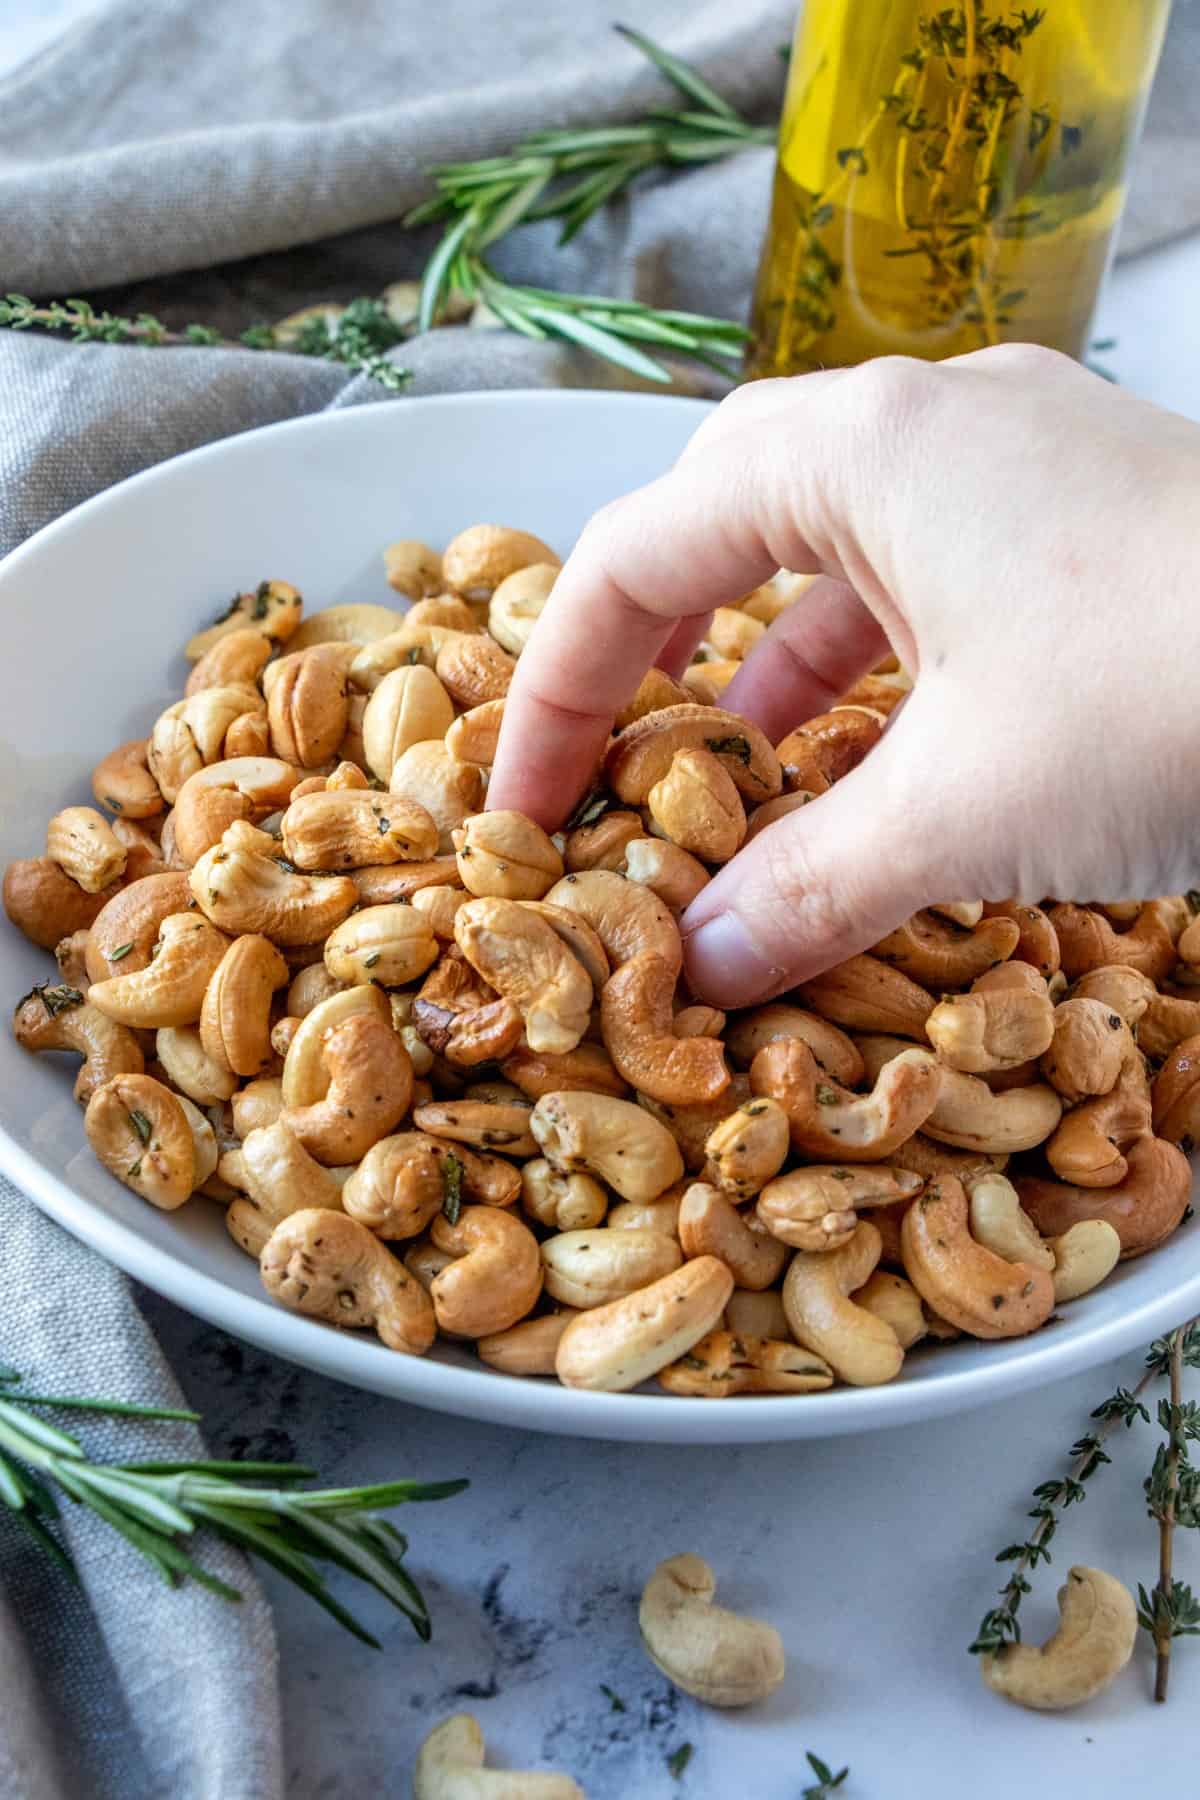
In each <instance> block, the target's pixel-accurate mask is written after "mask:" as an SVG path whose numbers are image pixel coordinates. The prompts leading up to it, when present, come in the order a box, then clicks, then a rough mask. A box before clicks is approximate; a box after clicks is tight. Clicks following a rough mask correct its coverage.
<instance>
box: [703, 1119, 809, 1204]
mask: <svg viewBox="0 0 1200 1800" xmlns="http://www.w3.org/2000/svg"><path fill="white" fill-rule="evenodd" d="M790 1147H791V1132H790V1129H789V1127H788V1117H787V1114H786V1113H785V1112H784V1110H783V1108H782V1106H780V1104H779V1102H778V1101H777V1100H764V1099H755V1100H743V1102H742V1104H741V1105H740V1106H739V1107H738V1109H737V1111H736V1112H733V1113H730V1115H729V1117H728V1118H727V1119H722V1120H721V1123H720V1124H719V1125H717V1126H714V1128H713V1130H712V1131H711V1132H710V1133H709V1135H708V1139H707V1141H706V1143H705V1146H704V1150H705V1158H706V1160H705V1164H704V1178H705V1180H706V1181H711V1182H713V1183H714V1184H715V1186H716V1187H718V1188H719V1189H720V1190H721V1192H722V1193H723V1194H726V1195H728V1196H729V1198H730V1199H731V1200H734V1201H736V1202H739V1203H740V1202H742V1201H746V1200H753V1198H754V1196H755V1195H756V1194H757V1193H759V1192H760V1191H761V1189H763V1188H764V1187H766V1185H767V1183H768V1182H769V1181H771V1180H772V1179H773V1178H774V1177H775V1176H776V1175H778V1173H779V1171H780V1169H782V1167H783V1165H784V1163H785V1162H786V1161H787V1155H788V1150H789V1149H790Z"/></svg>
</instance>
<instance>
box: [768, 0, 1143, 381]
mask: <svg viewBox="0 0 1200 1800" xmlns="http://www.w3.org/2000/svg"><path fill="white" fill-rule="evenodd" d="M1169 6H1170V0H1044V3H1043V4H1042V5H1041V6H1037V7H1033V8H1028V9H1025V8H1022V9H1017V8H1010V7H1007V6H984V5H981V4H979V3H978V0H963V4H962V5H959V6H950V7H946V6H941V5H937V4H933V5H931V4H928V3H927V0H807V4H806V6H805V8H804V11H803V14H802V16H801V19H800V23H799V25H798V26H797V30H796V41H795V45H794V47H793V51H792V61H791V71H790V76H789V82H788V94H787V102H786V105H785V109H784V117H783V124H782V127H781V132H780V140H779V159H778V165H777V169H776V176H775V191H774V200H773V205H772V211H771V222H770V228H769V232H768V237H767V242H766V245H765V247H764V250H763V257H762V263H761V267H760V269H759V276H758V285H757V290H756V294H755V300H754V313H753V318H752V321H751V323H752V330H753V342H752V345H751V349H750V352H749V356H748V361H747V372H748V373H749V374H750V375H785V374H792V373H795V372H798V371H801V370H805V369H812V368H818V367H829V366H832V365H838V364H849V363H858V362H862V361H864V360H865V359H866V358H867V357H871V356H878V355H890V354H901V355H907V356H923V357H930V358H940V357H946V356H956V355H958V354H960V353H961V352H963V351H967V350H977V349H981V348H982V347H983V346H985V345H987V344H995V343H999V342H1002V341H1004V340H1008V339H1022V340H1026V341H1033V342H1037V343H1042V344H1048V345H1051V346H1053V347H1054V348H1057V349H1059V350H1065V351H1067V352H1068V353H1069V354H1070V355H1073V356H1080V355H1081V354H1082V353H1083V351H1084V349H1085V348H1086V345H1087V338H1088V330H1089V326H1090V322H1091V316H1092V311H1093V307H1094V305H1095V300H1096V295H1097V291H1098V289H1099V286H1100V282H1101V280H1102V277H1103V275H1104V271H1105V268H1106V266H1107V263H1108V258H1109V253H1110V249H1111V245H1112V242H1113V237H1114V234H1115V231H1116V227H1117V223H1118V221H1119V219H1120V215H1121V209H1122V206H1123V203H1124V199H1125V190H1126V176H1127V171H1128V166H1129V161H1130V157H1131V154H1132V151H1133V148H1134V145H1135V143H1136V140H1137V135H1138V131H1139V128H1140V125H1141V120H1142V114H1143V111H1144V108H1145V102H1146V98H1147V95H1148V92H1149V88H1150V83H1151V81H1152V79H1153V75H1154V70H1155V67H1156V65H1157V62H1158V56H1159V52H1160V50H1161V48H1162V38H1163V32H1164V30H1165V27H1166V20H1167V13H1168V11H1169Z"/></svg>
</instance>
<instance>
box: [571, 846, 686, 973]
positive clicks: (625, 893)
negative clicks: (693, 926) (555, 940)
mask: <svg viewBox="0 0 1200 1800" xmlns="http://www.w3.org/2000/svg"><path fill="white" fill-rule="evenodd" d="M546 900H547V901H548V903H549V904H550V905H551V906H559V907H563V908H565V910H566V911H568V912H573V913H578V914H579V915H580V917H581V918H582V919H583V920H584V921H585V922H586V923H587V924H588V925H590V926H591V928H592V930H593V931H594V932H595V933H596V936H597V937H598V938H599V939H600V942H601V944H603V946H604V952H605V955H606V956H607V957H608V960H609V962H610V964H611V965H612V967H613V968H614V969H619V968H620V966H621V964H622V963H625V962H628V961H629V960H630V958H631V957H634V956H642V955H646V956H659V957H661V958H662V959H663V961H664V962H666V963H668V964H669V965H670V966H671V968H672V969H673V970H674V972H675V974H676V975H678V974H679V971H680V969H681V968H682V967H683V940H682V939H681V937H680V935H679V926H678V925H677V924H676V923H675V918H674V916H673V914H672V912H671V910H670V908H669V907H668V906H666V905H665V904H664V902H663V901H661V900H660V899H659V898H658V895H657V894H655V893H654V892H653V891H652V890H651V889H649V888H645V887H640V886H639V885H638V883H637V882H635V881H626V880H625V878H624V877H623V876H621V875H614V874H612V873H611V872H610V871H609V870H607V869H588V870H586V871H585V872H584V873H583V874H582V875H567V876H564V878H563V879H562V880H561V881H556V882H555V884H554V886H553V887H552V888H551V889H550V891H549V893H548V894H547V895H546Z"/></svg>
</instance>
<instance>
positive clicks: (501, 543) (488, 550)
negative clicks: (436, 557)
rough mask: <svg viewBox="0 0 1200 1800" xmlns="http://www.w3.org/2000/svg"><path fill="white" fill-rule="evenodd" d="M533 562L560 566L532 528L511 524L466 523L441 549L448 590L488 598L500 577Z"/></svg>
mask: <svg viewBox="0 0 1200 1800" xmlns="http://www.w3.org/2000/svg"><path fill="white" fill-rule="evenodd" d="M534 563H542V564H546V565H548V566H550V567H552V568H556V569H558V568H561V567H562V564H561V563H560V562H559V559H558V557H557V556H556V555H555V554H554V552H553V550H551V548H550V546H549V544H544V543H543V542H542V540H541V538H539V537H535V536H534V535H533V533H532V532H531V531H517V530H516V529H514V527H512V526H511V525H468V526H467V527H466V529H465V530H463V531H460V532H459V533H458V535H457V536H456V537H453V538H451V540H450V542H449V543H448V544H447V545H446V548H445V549H444V550H443V552H442V580H443V581H444V582H445V584H446V586H447V588H449V590H450V592H451V593H454V594H463V595H465V596H466V597H467V598H469V599H488V598H490V596H491V595H492V594H494V593H495V591H496V589H497V588H498V587H499V586H500V583H501V582H502V581H505V580H507V578H508V577H509V576H510V575H515V574H516V572H517V570H518V569H528V568H530V567H531V566H532V565H533V564H534Z"/></svg>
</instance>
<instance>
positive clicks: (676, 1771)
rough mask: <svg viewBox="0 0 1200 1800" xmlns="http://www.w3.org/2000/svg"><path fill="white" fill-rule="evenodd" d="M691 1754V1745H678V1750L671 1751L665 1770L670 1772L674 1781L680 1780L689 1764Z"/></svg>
mask: <svg viewBox="0 0 1200 1800" xmlns="http://www.w3.org/2000/svg"><path fill="white" fill-rule="evenodd" d="M693 1754H694V1750H693V1746H692V1745H691V1744H680V1746H679V1748H678V1750H672V1752H671V1754H670V1756H668V1758H667V1768H668V1769H669V1770H670V1771H671V1775H672V1777H673V1778H674V1780H676V1781H678V1780H679V1779H680V1777H681V1776H682V1774H683V1771H684V1770H685V1769H686V1768H687V1766H688V1764H689V1763H690V1762H691V1760H692V1756H693Z"/></svg>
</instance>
